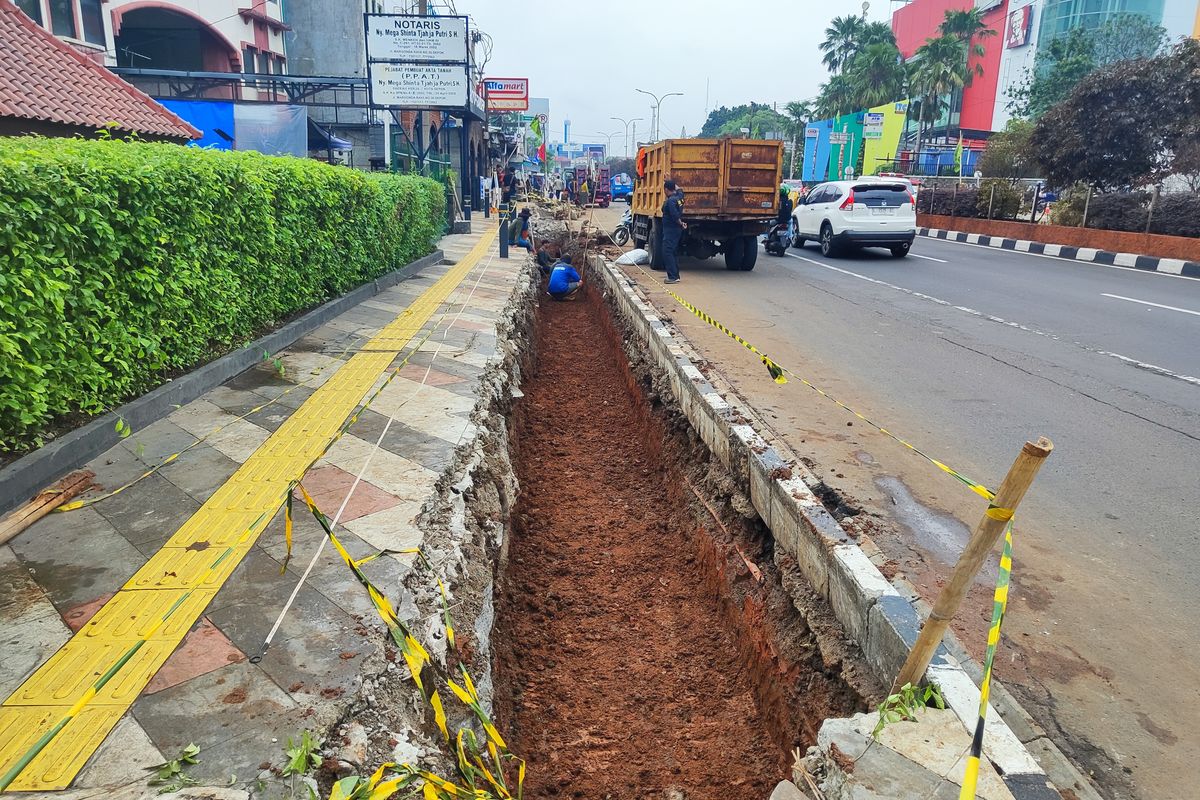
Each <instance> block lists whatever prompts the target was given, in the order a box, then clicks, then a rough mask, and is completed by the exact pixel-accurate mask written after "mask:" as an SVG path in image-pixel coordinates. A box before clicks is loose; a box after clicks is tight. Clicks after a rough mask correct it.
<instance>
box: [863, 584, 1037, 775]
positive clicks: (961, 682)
mask: <svg viewBox="0 0 1200 800" xmlns="http://www.w3.org/2000/svg"><path fill="white" fill-rule="evenodd" d="M882 603H883V600H882V599H881V600H880V605H882ZM904 605H905V607H906V608H909V610H910V611H911V610H912V609H911V607H909V606H908V604H907V603H905V604H904ZM878 607H879V606H878V605H877V606H876V608H878ZM926 678H927V679H928V680H929V681H930V682H932V683H936V684H937V686H938V688H939V689H941V692H942V698H943V699H944V700H945V701H946V707H947V708H949V709H951V710H952V711H954V713H955V715H956V716H957V717H958V718H959V719H960V720H962V723H963V725H965V726H966V728H967V730H968V731H973V730H975V723H976V721H977V720H978V719H979V688H978V687H977V686H976V685H975V683H974V681H972V680H971V678H970V677H969V676H968V675H967V673H966V672H965V671H964V670H963V669H962V668H961V667H957V666H949V665H935V666H930V667H929V669H928V671H927V672H926ZM983 752H984V755H986V756H987V758H988V760H989V761H991V762H992V764H994V765H995V767H996V769H997V770H998V771H999V772H1000V774H1001V775H1036V774H1042V775H1043V776H1044V773H1043V771H1042V768H1041V767H1040V766H1039V765H1038V763H1037V761H1035V760H1034V758H1033V756H1032V755H1030V754H1029V751H1028V750H1026V749H1025V745H1023V744H1022V743H1021V740H1020V739H1018V738H1017V735H1016V734H1015V733H1013V731H1012V729H1011V728H1009V727H1008V725H1007V724H1006V723H1005V722H1004V720H1003V719H1002V718H1001V717H1000V715H999V714H997V713H996V710H995V708H993V707H992V705H991V704H990V703H989V704H988V712H987V722H986V724H985V726H984V729H983ZM1010 789H1011V787H1010ZM1014 794H1015V792H1014Z"/></svg>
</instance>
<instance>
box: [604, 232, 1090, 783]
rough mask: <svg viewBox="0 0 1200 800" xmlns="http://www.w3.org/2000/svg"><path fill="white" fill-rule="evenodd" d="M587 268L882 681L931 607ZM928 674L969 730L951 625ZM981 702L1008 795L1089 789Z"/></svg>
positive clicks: (969, 679) (1006, 701)
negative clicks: (894, 579)
mask: <svg viewBox="0 0 1200 800" xmlns="http://www.w3.org/2000/svg"><path fill="white" fill-rule="evenodd" d="M588 268H589V269H590V270H591V272H592V275H593V276H595V277H596V278H599V280H597V281H596V283H597V284H598V285H600V286H601V287H603V289H604V291H605V294H606V296H607V298H608V300H609V302H610V304H611V305H612V307H613V309H614V311H615V312H616V313H617V314H618V315H619V316H621V317H623V318H624V319H625V320H626V321H627V322H628V323H629V327H630V329H631V331H632V332H633V333H634V334H635V335H636V336H637V338H639V339H640V340H641V341H640V344H641V345H642V346H643V347H644V350H645V352H646V353H647V354H648V356H649V358H650V360H651V361H652V362H653V363H654V364H655V365H656V366H657V367H658V368H659V369H661V370H662V371H663V373H664V374H665V375H666V377H667V379H668V381H669V383H670V386H671V391H672V393H673V394H674V395H675V397H676V401H677V402H678V404H679V408H680V410H681V411H682V412H683V413H684V414H685V415H686V416H687V419H688V421H689V423H690V424H691V426H692V427H693V428H694V429H695V430H696V432H697V433H698V434H699V435H700V438H701V439H702V440H703V441H704V443H705V444H706V445H707V446H708V448H709V450H710V451H711V452H712V453H713V455H714V456H716V457H717V458H718V459H719V460H720V461H721V463H722V464H724V465H725V466H726V468H727V469H728V470H729V474H730V475H731V477H733V478H734V480H735V481H736V482H737V484H738V486H739V488H741V490H742V491H743V492H745V493H746V495H747V496H748V497H749V498H750V502H751V504H752V505H753V506H754V508H755V510H756V511H757V512H758V515H759V517H760V518H761V519H762V520H763V522H764V523H765V524H766V526H767V527H768V528H769V529H770V530H771V533H772V535H773V536H774V538H775V542H776V546H777V547H779V548H781V549H782V550H783V551H784V552H786V553H787V554H788V555H790V556H791V557H792V558H793V559H794V560H795V562H796V564H797V566H798V567H799V568H800V570H801V572H803V573H804V576H805V578H806V579H807V580H808V582H809V584H810V585H811V586H812V588H813V589H814V590H816V591H817V592H818V593H819V594H820V595H821V596H822V597H824V598H825V600H826V601H827V602H828V603H829V605H830V608H831V609H832V611H833V614H834V616H835V617H836V618H837V620H838V622H840V623H841V625H842V627H843V628H844V629H845V631H846V633H847V635H849V636H850V637H852V638H853V639H854V640H855V641H856V642H857V643H858V644H859V646H860V647H861V648H862V651H863V657H864V659H865V660H866V662H867V664H868V665H869V667H870V668H871V670H872V672H873V673H874V674H875V677H876V678H878V679H879V681H880V683H882V684H883V685H884V686H888V685H890V684H891V681H892V679H893V678H895V676H896V675H897V674H898V673H899V671H900V667H901V666H902V665H903V663H904V661H905V659H906V658H907V657H908V652H909V650H910V649H911V648H912V646H913V645H914V644H915V642H916V638H917V634H918V632H919V631H920V628H921V615H920V613H919V610H920V612H921V613H928V606H927V605H926V604H924V602H923V601H921V600H920V599H919V598H917V597H916V596H915V591H913V590H911V587H909V588H906V589H904V591H901V588H897V586H896V585H893V584H892V583H891V582H889V581H888V580H887V578H885V577H884V576H883V574H882V573H881V572H880V571H879V569H878V567H877V566H876V565H875V563H873V562H872V560H871V558H870V557H869V556H868V555H867V553H866V552H865V551H864V550H863V549H862V548H861V547H859V545H858V543H857V542H856V541H855V539H854V538H852V537H851V536H850V535H849V534H848V533H846V531H845V529H844V528H842V526H841V524H840V523H839V522H838V521H837V520H836V519H835V518H834V517H833V516H832V515H831V514H830V513H829V512H828V511H827V510H826V509H825V506H824V505H823V504H822V503H821V501H820V499H819V498H817V496H816V495H815V494H814V493H813V490H812V488H811V487H812V486H815V485H816V484H818V483H819V481H818V479H817V478H816V477H815V476H814V475H812V473H810V472H809V471H808V470H807V469H806V468H805V466H804V464H803V462H801V461H800V460H799V459H798V458H796V456H795V454H793V453H791V452H790V451H789V450H787V449H786V447H785V446H784V445H783V444H782V443H779V442H777V441H770V442H769V441H767V438H765V436H770V432H769V429H768V427H767V426H766V424H765V423H763V422H762V421H761V420H760V419H759V417H758V414H757V412H755V411H754V410H753V409H752V408H750V407H749V406H748V405H747V404H746V403H745V402H743V401H742V400H741V399H740V398H739V397H737V395H736V394H735V393H734V392H733V390H732V387H730V386H728V385H725V384H723V382H722V380H721V378H720V377H719V376H717V375H715V374H710V375H706V374H704V373H703V372H701V371H700V369H699V368H698V367H697V364H699V363H701V361H702V359H701V358H700V356H699V355H698V354H697V352H696V351H695V349H694V348H693V347H692V345H691V344H690V343H689V342H688V341H687V340H686V339H685V338H684V337H683V336H681V335H680V334H679V333H678V332H677V331H676V330H674V329H673V326H671V325H670V324H669V323H668V322H667V321H665V320H663V318H662V317H661V316H660V315H659V313H658V311H657V310H656V309H655V308H654V306H653V305H652V304H651V302H650V300H649V298H648V297H647V295H646V294H645V293H644V291H643V290H642V288H641V287H640V286H639V285H638V284H637V283H636V282H634V281H632V280H630V278H629V277H628V276H626V275H625V274H624V273H623V272H621V270H620V268H619V267H617V266H615V265H613V264H611V263H609V262H606V261H604V260H603V259H601V258H600V257H598V256H593V257H592V259H590V262H589V264H588ZM902 588H903V587H902ZM928 677H929V679H930V680H931V681H933V682H934V683H937V684H938V686H939V687H940V688H941V690H942V695H943V697H944V698H945V700H946V705H947V707H948V708H950V709H951V710H953V711H954V713H955V715H956V716H957V717H958V718H959V720H960V721H961V722H962V724H963V726H964V728H965V729H966V730H967V731H968V733H970V732H973V731H974V727H975V722H976V720H977V719H978V713H979V689H978V688H977V682H978V681H979V679H980V678H981V677H982V668H981V667H980V666H979V664H978V663H976V662H974V661H972V660H971V659H970V658H969V656H968V655H967V654H966V651H965V649H964V648H963V647H962V645H961V643H959V642H958V641H957V639H955V638H954V636H953V634H950V635H948V636H947V638H946V640H945V643H944V644H943V645H942V646H941V647H939V648H938V652H937V654H936V656H935V657H934V660H933V662H932V664H931V666H930V667H929V671H928ZM989 707H991V711H989V713H988V717H987V725H986V732H985V734H984V755H985V757H986V758H987V760H988V761H990V762H991V764H992V765H993V766H994V767H995V768H996V771H997V772H998V773H999V774H1000V775H1001V776H1002V778H1003V781H1004V783H1005V785H1006V786H1007V788H1008V790H1009V791H1010V792H1011V793H1012V796H1013V797H1014V798H1015V800H1044V799H1045V798H1048V797H1057V796H1058V795H1057V793H1052V794H1048V793H1047V792H1052V791H1053V790H1051V789H1050V788H1049V787H1048V785H1047V783H1048V782H1049V783H1051V784H1055V785H1058V786H1060V787H1062V788H1064V789H1071V790H1073V791H1075V792H1076V796H1077V797H1081V798H1089V800H1090V799H1091V798H1098V795H1096V794H1095V791H1094V790H1093V789H1092V787H1091V786H1090V785H1089V784H1088V783H1087V781H1086V779H1085V778H1083V776H1082V775H1080V773H1079V771H1078V770H1076V769H1075V767H1074V766H1073V765H1071V763H1070V762H1069V761H1068V760H1067V759H1066V757H1065V756H1063V754H1062V753H1061V752H1060V751H1059V750H1058V748H1057V747H1056V746H1055V745H1054V744H1053V742H1051V741H1050V740H1049V739H1048V738H1047V737H1046V734H1045V731H1043V730H1042V729H1041V728H1040V727H1038V725H1037V723H1036V722H1035V721H1034V720H1033V719H1032V718H1031V717H1030V716H1029V715H1028V714H1027V713H1026V712H1025V711H1024V709H1022V708H1021V706H1020V705H1019V704H1018V703H1017V701H1016V700H1015V699H1014V698H1013V697H1012V696H1011V695H1010V694H1009V693H1008V692H1007V691H1006V690H1005V689H1004V687H1003V686H1001V685H999V684H997V683H995V682H993V684H992V695H991V701H990V703H989ZM997 709H999V711H1000V713H996V710H997ZM1035 753H1036V754H1037V755H1036V757H1035V755H1034V754H1035Z"/></svg>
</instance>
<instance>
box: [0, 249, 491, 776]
mask: <svg viewBox="0 0 1200 800" xmlns="http://www.w3.org/2000/svg"><path fill="white" fill-rule="evenodd" d="M495 236H496V231H495V229H490V230H489V231H488V232H486V233H485V234H484V235H483V237H482V238H480V240H479V242H477V243H476V244H475V246H474V247H472V249H471V250H470V252H469V253H468V254H467V255H466V256H465V257H464V258H463V259H462V261H460V262H459V263H458V264H456V265H454V266H453V267H451V268H450V270H448V271H447V272H446V274H444V275H443V276H442V277H441V278H439V279H438V280H437V281H436V282H435V283H434V284H433V285H432V286H430V287H429V288H428V289H426V290H425V292H423V293H422V294H421V296H420V297H418V298H417V299H416V300H415V301H414V302H413V303H412V305H410V306H409V307H408V308H406V309H405V310H404V312H402V313H401V314H400V315H399V316H397V317H396V319H394V320H393V321H392V322H390V323H389V324H388V325H387V326H385V327H384V328H383V329H382V330H381V331H380V332H379V334H378V335H377V336H376V337H375V338H374V339H372V340H371V341H370V342H368V343H367V345H366V346H365V347H364V348H363V351H361V352H359V353H356V354H355V355H353V356H351V358H350V359H349V360H348V361H347V362H346V363H345V364H344V365H343V366H342V367H340V368H339V369H338V371H337V372H336V373H334V375H333V376H332V377H330V379H329V380H328V381H327V382H326V383H325V384H324V385H322V386H321V387H320V388H318V389H317V390H316V391H315V392H314V393H313V394H312V396H310V397H309V398H308V400H306V401H305V402H304V403H303V405H301V406H300V408H298V409H297V410H296V411H295V412H294V413H293V414H292V415H291V416H290V417H288V419H287V420H286V421H285V422H284V423H283V425H281V426H280V427H279V429H278V430H276V431H275V432H274V433H273V434H271V436H270V437H269V438H268V439H267V440H266V441H265V442H263V444H262V445H261V446H259V448H258V449H257V450H255V452H254V453H253V455H251V456H250V458H249V459H248V460H247V461H246V462H245V463H244V464H242V465H241V467H239V468H238V470H237V471H236V472H234V474H233V475H232V476H231V477H230V478H229V480H227V481H226V482H225V483H224V484H223V485H222V486H221V488H219V489H218V490H217V491H216V492H215V493H214V494H213V495H212V497H210V498H209V499H208V500H207V501H206V502H205V503H204V505H202V506H201V507H200V508H199V509H198V510H197V511H196V513H195V514H193V515H192V517H191V518H190V519H188V521H187V522H185V523H184V524H183V526H182V527H181V528H180V529H179V530H178V531H176V532H175V535H174V536H172V537H171V538H170V539H169V540H167V542H166V544H164V545H163V547H162V549H160V550H159V551H158V552H157V553H155V554H154V555H153V556H151V557H150V559H149V560H148V561H146V563H145V564H144V565H143V566H142V568H141V569H139V570H138V571H137V572H136V573H135V574H134V575H133V577H131V578H130V579H129V581H128V582H126V584H125V585H124V586H123V587H121V590H120V591H118V592H117V593H116V595H114V596H113V598H112V599H111V600H109V601H108V603H106V604H105V605H104V607H103V608H101V609H100V610H99V611H98V612H97V613H96V615H95V616H94V617H93V618H92V619H91V620H90V621H89V622H88V623H87V624H86V625H84V626H83V628H81V629H80V630H79V632H78V633H76V634H75V635H74V636H73V637H71V639H70V640H69V641H68V642H67V643H66V644H65V645H63V646H62V647H61V648H60V649H59V650H58V651H57V652H56V653H55V654H54V655H53V656H51V657H50V659H49V660H48V661H46V663H45V664H43V665H42V666H41V667H39V668H38V669H37V671H36V672H34V673H33V675H31V676H30V677H29V678H28V679H27V680H26V681H25V682H24V683H23V684H22V685H21V686H20V687H18V688H17V690H16V691H14V692H13V693H12V694H11V695H10V696H9V697H8V699H6V700H5V701H4V703H3V705H0V791H3V790H16V791H36V790H47V789H51V790H52V789H65V788H67V787H68V786H70V785H71V781H73V780H74V779H75V776H76V775H77V774H78V772H79V770H80V769H82V768H83V765H84V764H85V763H87V760H88V758H90V757H91V755H92V753H94V752H95V751H96V748H98V747H99V746H100V745H101V743H103V741H104V739H105V737H107V736H108V734H109V732H110V731H111V730H112V729H113V727H114V726H115V725H116V724H117V722H118V721H119V720H120V719H121V717H122V715H124V713H125V712H126V711H127V710H128V708H129V706H130V705H132V704H133V701H134V700H136V699H137V698H138V696H139V695H140V694H141V693H142V690H143V689H145V688H146V684H148V683H149V682H150V680H151V679H152V678H153V677H154V675H155V673H157V672H158V670H159V668H160V667H161V666H162V665H163V662H165V661H166V660H167V658H168V657H169V656H170V655H171V653H172V652H174V650H175V648H176V647H178V646H179V643H180V642H181V641H182V640H183V637H184V636H185V635H186V634H187V632H188V631H189V630H191V627H192V626H193V625H194V624H195V623H196V620H198V619H199V618H200V615H201V614H203V613H204V609H205V608H207V607H208V604H209V603H210V602H211V601H212V599H213V597H214V596H216V593H217V591H218V590H219V589H220V588H221V586H222V585H223V584H224V583H225V581H226V580H227V579H228V578H229V576H230V575H231V574H233V571H234V570H235V569H237V566H238V564H240V563H241V561H242V558H243V557H244V556H245V555H246V554H247V553H248V552H249V551H250V548H252V547H253V546H254V543H255V542H256V541H257V539H258V536H259V534H260V533H262V531H263V529H264V528H265V527H266V525H267V523H268V522H270V520H271V518H272V517H273V516H274V515H275V512H276V511H278V510H279V507H280V506H281V505H282V504H283V501H284V499H285V498H286V496H287V492H288V487H289V486H291V484H292V483H293V482H294V481H297V480H299V479H300V478H301V477H303V475H304V473H305V472H307V471H308V469H309V468H310V467H311V466H312V464H313V463H314V462H315V461H316V460H317V459H319V458H320V457H321V456H322V455H323V454H324V453H325V451H326V450H327V449H328V448H329V446H330V445H331V444H332V443H333V442H334V441H336V440H337V438H338V436H339V435H340V433H341V431H342V429H343V426H344V425H345V424H346V420H347V419H349V418H350V416H351V414H353V413H354V412H355V410H356V409H357V408H358V407H359V405H360V404H361V403H362V402H363V398H364V397H365V396H366V395H367V394H368V392H370V391H371V390H372V388H373V387H375V386H376V385H377V383H378V381H379V379H380V377H381V376H382V375H383V373H384V372H385V371H386V370H387V369H388V367H389V366H391V364H392V362H393V361H394V360H395V358H396V356H397V355H399V354H400V352H401V351H402V350H403V349H404V348H405V347H406V346H407V345H408V344H409V343H410V342H411V341H412V339H413V338H414V337H415V336H416V335H417V334H418V333H419V332H420V331H421V330H422V329H423V328H424V327H425V325H426V324H427V323H428V322H429V320H430V319H431V318H432V317H433V315H434V313H436V312H437V310H438V308H439V307H440V306H441V305H442V303H443V302H445V301H446V299H447V298H448V297H449V296H450V294H451V293H452V292H453V291H454V290H455V289H456V288H457V287H458V285H459V284H460V283H461V282H462V281H463V279H464V278H466V276H467V275H468V274H469V273H470V272H471V270H472V269H474V267H475V265H476V264H478V262H479V260H480V259H481V258H482V257H483V256H484V254H486V253H487V251H488V250H489V249H490V248H491V245H492V241H493V240H494V239H495Z"/></svg>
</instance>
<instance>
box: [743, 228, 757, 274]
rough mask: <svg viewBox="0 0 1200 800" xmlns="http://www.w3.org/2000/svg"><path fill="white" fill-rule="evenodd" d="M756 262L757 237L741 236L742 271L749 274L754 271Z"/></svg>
mask: <svg viewBox="0 0 1200 800" xmlns="http://www.w3.org/2000/svg"><path fill="white" fill-rule="evenodd" d="M757 261H758V237H757V236H743V237H742V266H741V268H742V270H743V271H745V272H749V271H750V270H752V269H754V264H755V263H756V262H757Z"/></svg>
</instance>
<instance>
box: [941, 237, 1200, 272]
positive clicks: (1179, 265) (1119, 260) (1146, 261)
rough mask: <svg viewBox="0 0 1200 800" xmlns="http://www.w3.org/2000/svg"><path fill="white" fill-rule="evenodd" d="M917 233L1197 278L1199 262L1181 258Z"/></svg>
mask: <svg viewBox="0 0 1200 800" xmlns="http://www.w3.org/2000/svg"><path fill="white" fill-rule="evenodd" d="M917 233H918V235H920V236H927V237H929V238H930V239H944V240H946V241H948V242H965V243H967V244H978V245H982V246H984V247H995V248H997V249H1000V250H1015V251H1017V252H1019V253H1033V254H1035V255H1045V256H1054V257H1056V258H1066V259H1070V260H1073V261H1085V262H1088V263H1091V264H1103V265H1104V266H1109V267H1128V268H1130V269H1140V270H1144V271H1146V272H1161V273H1164V274H1166V275H1181V276H1183V277H1185V278H1200V263H1197V262H1195V261H1184V260H1182V259H1179V258H1158V257H1157V256H1141V255H1137V254H1136V253H1113V252H1111V251H1108V250H1097V249H1096V248H1094V247H1072V246H1070V245H1066V244H1046V243H1045V242H1030V241H1027V240H1025V239H1007V238H1004V237H1002V236H988V235H986V234H983V233H963V232H962V231H944V230H941V229H940V228H917Z"/></svg>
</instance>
